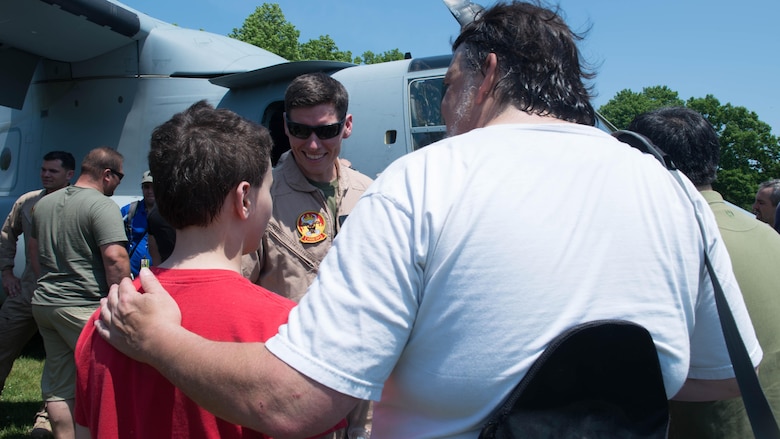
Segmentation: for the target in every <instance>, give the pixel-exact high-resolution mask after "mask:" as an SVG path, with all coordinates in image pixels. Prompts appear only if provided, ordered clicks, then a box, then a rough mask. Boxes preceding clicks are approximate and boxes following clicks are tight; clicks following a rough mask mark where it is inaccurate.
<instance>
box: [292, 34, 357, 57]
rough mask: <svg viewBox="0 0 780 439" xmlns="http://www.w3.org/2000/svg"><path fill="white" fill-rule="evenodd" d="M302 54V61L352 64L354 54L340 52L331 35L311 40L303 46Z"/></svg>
mask: <svg viewBox="0 0 780 439" xmlns="http://www.w3.org/2000/svg"><path fill="white" fill-rule="evenodd" d="M300 53H301V59H321V60H328V61H343V62H352V52H350V51H346V52H343V51H341V50H339V48H338V47H336V42H335V41H333V38H331V37H330V35H321V36H320V37H319V38H318V39H316V40H309V41H307V42H305V43H303V44H301V50H300Z"/></svg>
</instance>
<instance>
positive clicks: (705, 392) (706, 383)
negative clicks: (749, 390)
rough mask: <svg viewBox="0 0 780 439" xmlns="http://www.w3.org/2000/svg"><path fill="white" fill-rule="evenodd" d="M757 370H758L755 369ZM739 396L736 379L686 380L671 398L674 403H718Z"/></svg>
mask: <svg viewBox="0 0 780 439" xmlns="http://www.w3.org/2000/svg"><path fill="white" fill-rule="evenodd" d="M756 370H758V368H756ZM740 395H741V392H740V391H739V386H738V385H737V379H736V378H729V379H725V380H700V379H694V378H688V379H687V380H685V383H684V384H683V386H682V388H681V389H680V391H679V392H677V394H676V395H674V396H673V397H672V399H673V400H675V401H694V402H703V401H720V400H722V399H731V398H737V397H739V396H740Z"/></svg>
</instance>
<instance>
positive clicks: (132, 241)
mask: <svg viewBox="0 0 780 439" xmlns="http://www.w3.org/2000/svg"><path fill="white" fill-rule="evenodd" d="M153 181H154V179H153V178H152V174H151V172H149V171H146V172H144V175H143V177H142V178H141V191H142V192H143V195H144V197H143V199H141V200H138V201H133V202H132V203H130V204H128V205H126V206H124V207H122V219H123V220H124V222H125V232H126V233H127V254H128V255H130V272H131V273H132V274H133V277H136V276H138V271H139V270H140V269H141V261H142V260H144V259H146V260H148V261H151V256H149V230H148V223H147V221H146V215H147V214H148V212H149V211H150V210H152V208H153V207H154V191H153V190H152V182H153Z"/></svg>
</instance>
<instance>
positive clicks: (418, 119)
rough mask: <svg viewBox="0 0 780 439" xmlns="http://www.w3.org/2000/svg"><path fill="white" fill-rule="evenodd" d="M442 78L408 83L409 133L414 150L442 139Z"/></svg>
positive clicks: (414, 80)
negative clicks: (409, 106)
mask: <svg viewBox="0 0 780 439" xmlns="http://www.w3.org/2000/svg"><path fill="white" fill-rule="evenodd" d="M443 83H444V76H438V77H434V78H420V79H413V80H411V81H409V104H410V105H411V111H410V112H409V113H410V115H411V119H412V120H411V124H410V126H411V131H412V141H413V146H414V149H415V150H418V149H420V148H422V147H424V146H426V145H430V144H431V143H433V142H436V141H439V140H441V139H443V138H444V134H445V132H446V127H445V126H444V120H443V119H442V117H441V99H442V96H443Z"/></svg>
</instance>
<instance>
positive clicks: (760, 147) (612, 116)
mask: <svg viewBox="0 0 780 439" xmlns="http://www.w3.org/2000/svg"><path fill="white" fill-rule="evenodd" d="M668 106H685V107H688V108H691V109H692V110H695V111H698V112H699V113H701V114H702V115H703V116H704V117H705V118H706V119H707V120H708V121H709V122H710V123H711V124H712V126H713V127H714V128H715V131H716V132H717V133H718V136H719V139H720V169H719V170H718V179H717V181H716V182H715V183H714V184H713V187H714V189H715V190H717V191H718V192H720V193H721V194H723V197H724V198H725V199H726V200H728V201H731V202H732V203H734V204H737V205H738V206H741V207H742V208H744V209H747V210H750V206H751V205H752V204H753V199H754V197H755V194H756V190H757V189H758V184H759V183H760V182H762V181H765V180H769V179H771V178H777V177H778V176H780V143H778V138H777V137H775V136H773V135H772V134H771V127H770V126H769V125H768V124H767V123H765V122H762V121H760V120H759V119H758V115H757V114H756V113H755V112H752V111H749V110H748V109H746V108H745V107H735V106H733V105H731V104H725V105H722V104H721V103H720V101H718V99H716V98H715V97H714V96H712V95H707V96H705V97H704V98H690V99H688V100H687V101H685V102H684V101H682V100H680V98H679V97H678V95H677V92H675V91H672V90H670V89H669V88H667V87H665V86H655V87H647V88H644V89H643V90H642V92H641V93H634V92H632V91H631V90H623V91H621V92H619V93H618V94H617V95H615V97H614V98H613V99H611V100H610V101H609V102H607V103H606V104H605V105H603V106H602V107H601V108H599V112H600V113H601V114H602V115H603V116H604V117H605V118H607V120H609V121H610V122H612V123H613V124H614V125H615V126H616V127H617V128H618V129H625V128H626V127H628V125H629V124H630V123H631V121H632V120H633V119H634V117H636V116H637V115H639V114H641V113H644V112H646V111H651V110H655V109H657V108H661V107H668Z"/></svg>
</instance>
